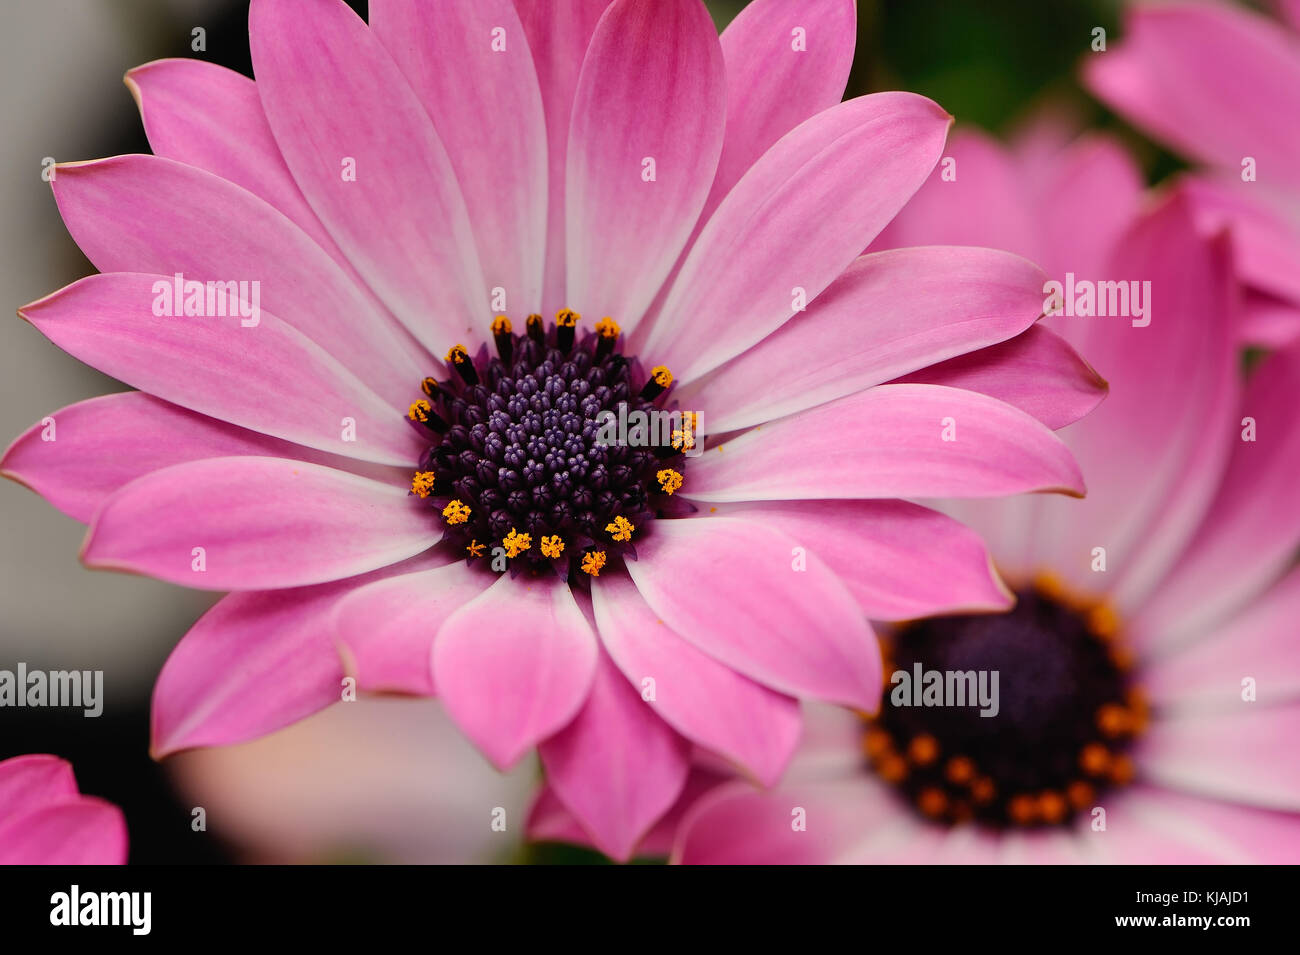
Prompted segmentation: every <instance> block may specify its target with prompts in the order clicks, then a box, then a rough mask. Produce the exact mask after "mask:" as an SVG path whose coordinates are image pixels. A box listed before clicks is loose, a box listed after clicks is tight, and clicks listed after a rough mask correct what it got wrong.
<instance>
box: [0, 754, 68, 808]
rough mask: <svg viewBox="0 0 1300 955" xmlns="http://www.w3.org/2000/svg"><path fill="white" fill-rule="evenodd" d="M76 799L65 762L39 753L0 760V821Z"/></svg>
mask: <svg viewBox="0 0 1300 955" xmlns="http://www.w3.org/2000/svg"><path fill="white" fill-rule="evenodd" d="M76 796H77V780H76V777H74V776H73V774H72V764H71V763H69V762H68V761H67V760H64V759H59V757H57V756H47V755H44V754H40V753H33V754H31V755H27V756H14V757H12V758H10V759H5V760H0V819H7V818H9V817H10V816H12V815H15V814H16V813H20V812H29V811H31V810H33V809H35V808H37V807H39V806H42V805H44V804H46V803H50V802H58V801H63V800H67V799H72V798H75V797H76Z"/></svg>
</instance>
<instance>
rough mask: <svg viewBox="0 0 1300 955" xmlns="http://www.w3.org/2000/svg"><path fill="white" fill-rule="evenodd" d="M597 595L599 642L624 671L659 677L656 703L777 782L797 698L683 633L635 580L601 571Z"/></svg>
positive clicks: (795, 722) (719, 749) (680, 724)
mask: <svg viewBox="0 0 1300 955" xmlns="http://www.w3.org/2000/svg"><path fill="white" fill-rule="evenodd" d="M591 597H592V604H593V606H594V608H595V612H596V624H597V626H598V628H599V630H600V638H601V641H602V642H603V643H604V645H605V649H606V650H607V651H609V655H610V657H612V658H613V660H614V662H615V663H616V664H617V665H618V668H619V669H620V670H622V671H623V676H625V677H626V678H627V679H628V680H629V681H631V683H632V686H633V687H636V688H638V689H640V688H642V687H643V686H644V685H645V681H646V680H647V679H650V680H652V681H653V685H654V698H653V699H652V700H650V701H649V706H650V708H651V709H652V710H653V711H654V712H656V713H658V714H659V716H661V717H663V719H664V721H665V722H667V723H668V724H670V725H671V726H673V727H674V728H675V729H676V730H677V731H678V732H679V733H682V734H683V735H685V736H687V737H689V738H690V739H692V740H694V741H695V742H696V743H698V744H700V745H701V746H703V747H705V748H706V749H709V750H712V751H713V752H715V753H717V754H719V755H720V756H723V757H725V758H726V759H729V760H731V761H733V762H735V763H737V764H739V765H740V766H742V767H743V768H744V769H745V770H746V771H747V772H748V773H750V774H752V775H753V776H754V778H755V779H757V780H758V781H759V782H761V783H762V784H763V785H765V786H770V785H772V784H773V783H775V782H776V781H777V779H778V778H779V777H780V775H781V773H782V772H783V771H784V769H785V767H786V764H787V763H788V762H789V761H790V757H791V755H793V753H794V748H795V746H796V744H797V743H798V742H799V728H800V719H799V704H798V703H797V702H795V701H794V700H792V699H790V697H788V696H784V695H782V694H780V693H775V692H773V691H772V690H769V689H767V688H766V687H764V686H760V685H759V684H757V683H755V682H753V681H752V680H750V679H747V678H746V677H743V676H741V675H740V674H739V673H737V672H736V671H734V670H732V669H731V668H730V667H728V666H725V665H723V664H721V663H719V662H718V661H717V660H715V659H713V658H712V657H710V656H708V655H706V654H705V653H703V652H701V651H700V650H697V649H696V648H695V647H694V646H693V645H692V644H690V643H689V642H687V641H685V640H683V639H682V638H681V637H679V636H677V635H676V634H675V633H673V632H672V631H671V630H669V629H668V627H667V626H665V625H664V623H663V621H661V620H659V619H657V618H656V616H655V614H654V611H652V610H651V609H650V608H649V606H647V605H646V602H645V600H644V599H643V598H642V597H641V596H640V594H638V593H637V589H636V586H635V585H634V584H633V583H632V582H631V581H630V580H628V579H626V578H624V577H621V576H606V577H600V578H597V579H596V580H595V581H594V582H593V583H592V588H591ZM641 692H642V693H643V694H644V692H645V691H644V690H641Z"/></svg>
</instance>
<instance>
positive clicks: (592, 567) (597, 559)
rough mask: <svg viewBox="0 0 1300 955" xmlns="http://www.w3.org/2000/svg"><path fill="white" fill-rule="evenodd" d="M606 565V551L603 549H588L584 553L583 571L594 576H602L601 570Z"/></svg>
mask: <svg viewBox="0 0 1300 955" xmlns="http://www.w3.org/2000/svg"><path fill="white" fill-rule="evenodd" d="M604 566H605V552H604V551H603V550H593V551H588V552H587V553H586V554H583V555H582V572H583V573H585V574H591V576H593V577H599V576H600V570H601V568H602V567H604Z"/></svg>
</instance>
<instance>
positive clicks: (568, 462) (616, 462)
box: [408, 309, 696, 579]
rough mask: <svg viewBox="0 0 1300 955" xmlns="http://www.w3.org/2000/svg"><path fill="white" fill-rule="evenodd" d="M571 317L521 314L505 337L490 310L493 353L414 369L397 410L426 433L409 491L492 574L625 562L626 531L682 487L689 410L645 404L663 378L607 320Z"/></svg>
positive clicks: (629, 549) (631, 533) (592, 569)
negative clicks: (582, 325)
mask: <svg viewBox="0 0 1300 955" xmlns="http://www.w3.org/2000/svg"><path fill="white" fill-rule="evenodd" d="M579 318H580V316H578V314H577V313H576V312H572V311H569V310H567V309H566V310H563V311H561V312H559V313H558V314H557V315H556V321H555V323H554V325H553V326H552V327H551V328H549V329H547V328H546V327H545V325H544V323H543V321H542V318H541V316H540V315H530V316H528V320H527V324H526V330H525V334H523V335H517V334H515V333H514V332H513V329H512V326H511V323H510V321H509V319H507V318H506V317H505V316H499V317H498V318H497V319H495V320H494V321H493V323H492V334H493V338H494V340H495V344H496V354H495V355H491V356H489V353H488V350H487V347H486V345H485V346H483V347H482V348H480V349H479V352H478V354H477V355H476V356H474V357H471V356H470V355H469V353H468V351H467V350H466V349H465V347H464V346H462V345H457V346H455V347H454V348H452V349H451V350H450V351H449V352H448V354H447V359H446V360H447V364H448V366H449V367H450V369H451V370H452V371H453V372H454V374H452V375H451V376H450V377H449V378H448V380H446V381H437V380H435V379H434V378H426V379H425V380H424V382H423V384H422V390H423V392H424V394H425V397H424V398H423V399H421V400H419V401H417V402H415V403H414V404H412V405H411V408H410V411H409V412H408V417H409V418H410V419H411V420H412V421H413V422H415V423H416V425H417V426H418V427H420V428H421V429H423V430H425V431H426V433H429V434H431V435H432V436H433V438H434V441H433V443H432V444H431V445H430V447H429V449H428V451H427V452H426V453H425V454H424V455H423V456H422V457H421V459H420V461H419V468H418V470H417V471H416V473H415V476H414V478H413V479H412V482H411V490H412V493H414V494H417V495H419V496H420V497H421V498H424V499H425V500H426V501H428V503H429V504H430V505H431V506H433V507H435V508H437V509H438V511H439V512H440V514H441V516H442V519H443V521H444V522H445V524H446V535H445V538H444V539H446V540H449V541H450V542H452V543H453V544H454V545H455V546H457V547H459V548H460V549H461V550H463V551H464V552H465V553H466V555H467V557H468V558H469V559H470V560H476V559H482V560H483V562H484V564H485V566H490V567H491V568H492V569H493V570H496V571H498V572H500V571H503V570H505V569H506V568H507V567H510V568H511V569H512V570H515V571H518V570H521V569H522V570H528V571H532V572H546V571H549V570H554V571H556V572H558V573H561V574H562V575H566V576H569V577H570V578H571V579H576V578H577V577H578V576H580V573H586V574H590V575H592V576H599V574H600V573H601V570H602V569H603V568H604V567H605V566H606V564H607V563H610V562H612V561H614V559H615V558H617V557H626V558H630V559H635V556H636V554H635V550H634V546H633V542H634V541H635V540H636V539H638V538H639V537H640V536H641V535H642V534H644V533H645V529H646V526H647V524H648V523H649V522H650V521H651V520H652V519H653V518H654V517H655V516H656V515H657V514H659V513H661V512H662V511H663V510H664V509H665V508H667V507H669V506H670V498H671V495H672V493H673V492H674V491H676V490H677V489H678V488H679V487H681V484H682V470H683V469H684V464H683V458H684V455H683V453H682V452H683V451H685V450H686V449H687V448H689V447H691V446H693V442H694V423H695V420H696V419H694V418H693V417H691V416H689V415H686V416H683V415H682V413H680V412H675V413H674V412H667V411H665V410H664V409H662V408H659V407H657V403H661V401H662V398H663V396H664V394H665V393H666V391H667V389H668V387H669V386H670V385H671V384H672V375H671V374H670V373H669V371H668V369H667V368H662V367H657V368H654V369H652V370H651V371H650V373H649V375H648V376H646V375H643V374H642V373H641V371H640V367H639V365H638V363H637V362H636V361H635V360H634V359H628V358H627V357H625V356H624V355H622V354H621V353H620V352H619V351H618V337H619V328H618V326H617V325H616V324H615V323H614V322H613V321H612V320H611V319H608V318H606V319H602V320H601V321H600V322H598V323H597V324H596V327H595V330H594V331H589V332H587V333H585V334H583V335H582V336H581V337H579V335H578V332H577V325H578V321H579ZM629 423H630V427H629ZM642 423H645V424H646V427H643V428H638V427H637V425H639V424H642ZM674 425H675V427H674Z"/></svg>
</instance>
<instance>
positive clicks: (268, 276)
mask: <svg viewBox="0 0 1300 955" xmlns="http://www.w3.org/2000/svg"><path fill="white" fill-rule="evenodd" d="M53 185H54V198H55V199H56V200H57V202H58V205H59V212H60V214H62V216H63V221H64V224H65V225H66V226H67V227H68V231H69V232H70V233H71V234H72V237H73V238H74V239H76V240H77V245H78V246H80V247H81V250H82V251H83V252H84V253H86V257H87V258H89V259H90V261H91V262H92V263H94V265H95V268H97V269H99V270H100V271H101V272H149V273H153V274H155V275H160V276H167V277H168V278H171V277H173V276H174V275H176V274H177V273H181V274H183V275H184V278H185V280H186V281H198V282H240V283H246V287H247V289H248V293H247V294H254V290H256V291H255V294H256V296H257V297H256V299H255V302H253V303H250V304H256V305H257V306H258V307H259V308H265V310H266V311H268V312H270V313H272V314H273V315H275V316H276V317H277V318H279V319H281V320H282V321H284V322H286V323H287V324H289V325H291V326H292V327H293V328H294V329H295V330H297V331H298V332H299V333H301V334H302V335H303V336H304V337H306V338H309V339H311V340H312V341H313V342H315V343H316V344H317V345H319V346H320V347H321V348H322V349H324V350H325V351H326V352H328V353H329V354H330V355H331V356H333V357H334V358H336V359H338V360H339V361H341V362H344V363H346V365H347V367H348V369H349V371H351V372H352V373H353V374H355V375H356V376H357V377H358V378H360V379H361V380H362V381H364V382H365V383H366V385H367V387H369V388H370V389H371V390H373V391H375V392H376V393H377V394H380V395H382V396H384V397H385V398H387V399H388V400H389V401H391V402H393V403H394V404H401V403H403V402H404V401H405V400H406V398H407V396H409V395H410V393H411V391H412V389H413V388H414V387H415V385H414V384H413V383H418V382H419V380H420V379H421V378H422V377H423V376H424V375H425V374H426V373H427V370H426V367H425V366H422V365H421V363H420V362H419V361H418V360H417V358H416V354H417V352H418V349H414V348H412V347H411V345H410V343H409V340H407V339H406V338H405V336H404V335H401V334H400V333H399V331H398V330H397V329H396V328H394V327H393V326H392V325H391V324H390V321H391V320H390V319H388V318H387V316H384V315H382V314H380V313H379V312H377V311H376V310H375V309H374V308H372V306H371V304H370V302H369V301H367V299H366V298H365V296H364V295H362V293H361V292H360V291H359V290H358V289H357V287H356V285H354V284H353V282H352V281H351V280H350V279H349V277H348V276H347V274H346V273H345V272H344V271H343V270H342V269H340V268H339V266H338V265H337V264H336V263H335V262H333V261H331V260H330V258H329V256H328V255H326V254H325V253H324V252H323V251H322V250H321V249H320V247H319V246H317V245H316V243H315V242H313V241H312V239H311V238H310V237H309V236H308V235H307V234H306V233H304V232H303V231H302V230H301V229H298V228H296V227H295V226H294V224H293V223H292V222H290V221H289V220H287V219H286V218H285V217H284V215H283V214H281V213H280V212H279V211H278V210H276V209H275V208H273V207H272V206H271V205H269V204H268V203H266V202H265V201H263V200H261V199H259V198H258V197H257V196H255V195H253V194H252V193H251V192H247V191H246V190H244V189H241V188H239V187H238V186H235V185H233V184H231V183H229V182H226V181H225V180H224V179H219V178H218V177H216V176H214V175H212V174H210V173H206V172H204V171H203V170H201V169H195V168H194V167H192V166H186V165H184V164H183V163H178V162H173V161H172V160H170V159H159V158H158V157H156V156H115V157H113V158H111V159H101V160H98V161H95V162H85V163H75V164H70V165H63V166H60V167H59V169H58V175H57V177H56V178H55V179H54V183H53ZM254 282H256V283H257V285H256V286H254V285H252V284H251V283H254ZM241 294H245V293H243V291H242V287H241ZM149 300H150V301H152V300H153V298H152V296H151V297H150V299H149ZM174 308H175V309H176V311H177V312H179V311H180V304H179V303H176V304H175V305H174Z"/></svg>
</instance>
